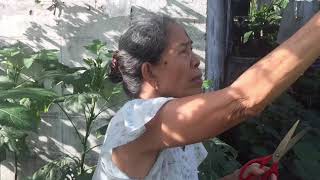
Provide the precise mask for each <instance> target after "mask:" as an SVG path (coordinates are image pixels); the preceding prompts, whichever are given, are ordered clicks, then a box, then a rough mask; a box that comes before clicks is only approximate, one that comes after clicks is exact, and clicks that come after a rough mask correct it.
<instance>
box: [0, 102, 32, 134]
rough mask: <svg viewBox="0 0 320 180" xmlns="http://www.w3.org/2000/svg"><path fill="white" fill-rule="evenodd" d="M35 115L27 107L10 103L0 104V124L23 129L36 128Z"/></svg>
mask: <svg viewBox="0 0 320 180" xmlns="http://www.w3.org/2000/svg"><path fill="white" fill-rule="evenodd" d="M35 118H36V116H35V115H34V114H33V113H32V112H30V110H28V109H27V108H25V107H23V106H21V105H15V104H11V103H6V104H4V103H2V104H0V125H1V126H9V127H14V128H16V129H23V130H34V131H35V130H36V121H35Z"/></svg>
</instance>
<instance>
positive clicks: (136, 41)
mask: <svg viewBox="0 0 320 180" xmlns="http://www.w3.org/2000/svg"><path fill="white" fill-rule="evenodd" d="M169 23H176V22H175V20H174V19H172V18H171V17H169V16H166V15H160V14H148V15H147V16H146V15H144V16H140V17H138V18H137V19H135V20H134V21H132V23H131V25H130V27H129V28H128V29H127V31H126V32H125V33H124V34H123V35H122V36H121V37H120V39H119V51H118V52H117V54H116V55H114V57H115V59H116V62H117V67H116V68H117V70H119V71H120V73H118V74H117V73H114V74H110V75H109V77H110V78H111V80H113V81H114V82H119V81H121V80H122V81H123V88H124V90H125V92H126V94H127V95H128V96H129V97H131V98H137V97H138V95H139V93H140V89H141V84H142V73H141V66H142V64H143V63H144V62H149V63H151V64H156V63H158V62H159V61H160V57H161V55H162V53H163V51H164V49H165V48H166V46H167V37H168V24H169ZM119 75H121V76H122V78H121V77H119Z"/></svg>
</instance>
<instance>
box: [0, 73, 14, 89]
mask: <svg viewBox="0 0 320 180" xmlns="http://www.w3.org/2000/svg"><path fill="white" fill-rule="evenodd" d="M14 86H15V83H14V82H12V80H11V79H10V78H9V77H8V76H0V90H7V89H10V88H12V87H14Z"/></svg>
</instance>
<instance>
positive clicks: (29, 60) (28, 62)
mask: <svg viewBox="0 0 320 180" xmlns="http://www.w3.org/2000/svg"><path fill="white" fill-rule="evenodd" d="M36 57H37V56H36V55H32V56H31V57H28V58H24V59H23V64H24V66H25V67H26V68H30V67H31V66H32V64H33V62H34V61H35V60H36Z"/></svg>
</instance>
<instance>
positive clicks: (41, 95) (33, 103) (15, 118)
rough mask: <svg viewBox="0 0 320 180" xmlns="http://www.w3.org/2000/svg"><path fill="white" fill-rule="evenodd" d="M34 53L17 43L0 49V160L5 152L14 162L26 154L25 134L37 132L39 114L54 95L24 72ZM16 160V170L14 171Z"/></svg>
mask: <svg viewBox="0 0 320 180" xmlns="http://www.w3.org/2000/svg"><path fill="white" fill-rule="evenodd" d="M37 57H38V56H37V53H28V52H27V51H26V50H25V49H24V48H22V45H21V44H20V43H18V44H16V45H13V46H10V47H4V48H2V49H0V59H1V61H0V70H2V71H3V72H2V74H3V75H1V76H0V153H1V155H0V162H1V161H3V160H5V159H6V155H7V153H8V152H10V153H12V154H14V157H15V161H18V160H19V159H21V158H25V157H27V155H28V153H29V149H28V146H27V142H26V137H27V136H28V134H29V133H30V131H33V132H36V131H37V128H38V125H39V122H40V113H41V112H46V111H48V108H49V106H50V104H51V103H52V102H53V100H54V99H55V98H56V97H57V95H56V94H55V93H54V92H52V91H50V90H46V89H43V88H40V86H41V85H40V84H39V83H37V82H36V80H35V77H32V76H30V75H29V74H27V71H29V69H31V68H32V67H33V66H34V65H35V62H36V60H38V61H40V60H41V59H37ZM17 169H18V167H17V163H15V173H17Z"/></svg>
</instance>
